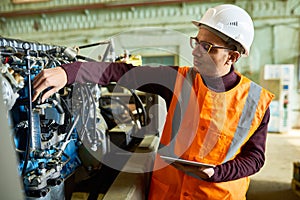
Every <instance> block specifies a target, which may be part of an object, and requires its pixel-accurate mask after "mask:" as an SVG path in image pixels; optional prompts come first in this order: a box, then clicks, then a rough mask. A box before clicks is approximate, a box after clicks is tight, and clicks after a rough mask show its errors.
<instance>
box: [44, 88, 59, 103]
mask: <svg viewBox="0 0 300 200" xmlns="http://www.w3.org/2000/svg"><path fill="white" fill-rule="evenodd" d="M55 92H57V89H56V88H52V89H51V90H48V91H47V92H45V94H43V96H42V103H43V102H44V101H45V100H46V99H48V98H49V97H50V96H51V95H52V94H54V93H55Z"/></svg>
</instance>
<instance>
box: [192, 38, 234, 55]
mask: <svg viewBox="0 0 300 200" xmlns="http://www.w3.org/2000/svg"><path fill="white" fill-rule="evenodd" d="M193 42H194V43H195V44H196V45H200V46H201V47H202V48H203V49H204V50H205V52H206V53H209V52H210V50H211V49H213V48H216V49H228V50H232V51H236V49H235V48H230V47H224V46H218V45H214V44H212V43H210V42H206V41H199V40H198V38H197V37H190V46H191V48H192V49H195V48H196V47H197V46H195V45H193ZM201 44H205V45H209V48H208V49H207V48H205V47H204V46H203V45H201Z"/></svg>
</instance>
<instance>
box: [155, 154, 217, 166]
mask: <svg viewBox="0 0 300 200" xmlns="http://www.w3.org/2000/svg"><path fill="white" fill-rule="evenodd" d="M160 157H161V158H162V159H163V160H165V161H166V162H167V163H173V162H179V163H182V164H185V165H193V166H197V167H215V165H211V164H206V163H200V162H196V161H190V160H184V159H181V158H174V157H169V156H160Z"/></svg>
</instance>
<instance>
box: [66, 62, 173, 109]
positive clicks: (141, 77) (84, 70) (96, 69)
mask: <svg viewBox="0 0 300 200" xmlns="http://www.w3.org/2000/svg"><path fill="white" fill-rule="evenodd" d="M62 68H63V69H64V70H65V72H66V74H67V79H68V82H67V84H68V85H70V84H73V83H74V82H79V83H87V82H91V83H97V84H100V85H107V84H109V83H110V82H117V83H118V84H120V85H122V86H124V87H126V88H129V89H138V90H140V91H143V92H148V93H152V94H158V95H160V96H161V97H162V98H164V99H165V100H166V102H167V105H168V102H170V101H171V98H172V95H173V89H174V84H175V81H176V77H177V70H178V67H177V66H159V67H151V66H141V67H135V66H133V65H131V64H126V63H109V62H74V63H69V64H64V65H62Z"/></svg>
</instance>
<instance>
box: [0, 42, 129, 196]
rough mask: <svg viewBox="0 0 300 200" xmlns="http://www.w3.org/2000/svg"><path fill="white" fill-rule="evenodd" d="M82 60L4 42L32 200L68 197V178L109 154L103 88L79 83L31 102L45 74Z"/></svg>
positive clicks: (10, 102)
mask: <svg viewBox="0 0 300 200" xmlns="http://www.w3.org/2000/svg"><path fill="white" fill-rule="evenodd" d="M77 59H78V56H77V57H76V51H75V50H73V49H70V48H66V47H62V46H53V45H46V44H39V43H31V42H26V41H20V40H15V39H9V38H0V69H1V73H0V78H1V79H0V80H1V83H2V91H3V97H4V102H5V106H6V108H7V116H8V119H7V120H8V123H9V125H10V127H11V134H12V137H13V140H14V145H15V149H16V153H17V155H18V158H19V165H18V171H19V174H20V177H21V179H22V181H23V185H24V193H25V194H26V198H27V199H64V194H63V193H64V189H63V188H64V180H66V179H67V178H68V177H69V176H70V175H71V174H73V173H74V172H75V171H76V169H78V167H80V166H84V167H85V168H87V170H93V169H95V168H99V167H101V159H102V158H103V157H104V156H105V155H106V154H107V153H108V152H109V151H110V141H109V137H108V132H109V128H110V127H108V125H107V122H108V121H107V119H104V117H103V113H102V112H101V110H100V108H101V107H104V106H103V105H99V102H100V103H101V102H102V103H103V102H104V101H103V99H102V101H99V99H101V90H100V89H101V87H100V86H98V85H96V84H78V83H76V84H73V85H71V86H68V87H64V88H63V89H61V90H60V91H59V92H57V93H55V94H54V95H52V96H51V97H50V98H49V99H47V100H46V101H45V102H43V103H42V102H41V101H40V100H39V99H38V100H37V101H35V102H32V94H33V91H32V89H31V88H32V86H31V84H32V81H33V79H34V77H35V76H36V75H38V74H39V73H40V72H41V70H43V69H47V68H53V67H57V66H60V65H61V64H64V63H70V62H74V61H76V60H77ZM104 99H105V98H104ZM106 103H107V101H106ZM132 130H133V128H132ZM126 144H127V145H128V141H127V143H126ZM87 155H88V156H89V157H90V158H93V159H94V161H93V162H91V161H90V160H91V159H86V157H87ZM86 160H89V161H88V162H87V161H86ZM95 161H96V162H95ZM98 161H99V162H98Z"/></svg>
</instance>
